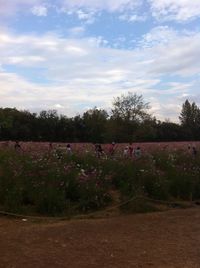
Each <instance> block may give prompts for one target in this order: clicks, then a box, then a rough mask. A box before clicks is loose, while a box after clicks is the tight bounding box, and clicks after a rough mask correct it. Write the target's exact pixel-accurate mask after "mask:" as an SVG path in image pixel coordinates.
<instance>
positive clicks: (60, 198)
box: [0, 142, 200, 216]
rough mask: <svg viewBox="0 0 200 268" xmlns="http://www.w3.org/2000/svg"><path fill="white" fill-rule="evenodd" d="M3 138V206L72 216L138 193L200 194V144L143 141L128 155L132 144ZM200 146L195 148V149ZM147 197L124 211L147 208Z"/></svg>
mask: <svg viewBox="0 0 200 268" xmlns="http://www.w3.org/2000/svg"><path fill="white" fill-rule="evenodd" d="M20 146H21V148H17V149H16V148H15V143H14V142H1V143H0V210H6V211H11V212H18V213H23V214H29V215H30V214H31V215H38V214H39V215H52V216H57V215H62V216H63V215H65V216H71V215H76V214H80V213H88V212H91V211H96V210H99V209H103V208H106V207H107V206H109V205H112V202H113V195H112V193H113V192H117V193H118V194H119V197H120V202H124V201H126V200H129V199H131V198H134V197H136V196H144V197H147V198H151V199H156V200H173V201H180V200H189V201H191V200H198V199H200V155H199V152H198V151H199V147H200V143H199V142H195V143H193V142H192V143H188V142H181V143H143V144H139V143H137V144H133V145H132V146H133V148H134V149H135V148H137V147H140V148H141V155H139V156H138V157H137V156H134V155H133V156H130V155H124V150H125V148H126V146H127V144H119V145H115V151H114V154H113V155H109V148H110V145H102V148H103V150H104V153H103V154H102V155H101V156H100V157H97V154H96V153H95V151H94V145H93V144H78V143H77V144H71V151H70V153H69V152H68V151H67V149H66V148H67V147H66V144H62V143H60V144H58V143H53V144H51V145H50V144H49V143H33V142H27V143H21V142H20ZM194 148H195V151H194ZM145 205H146V204H145V201H143V203H142V204H141V202H140V203H139V204H138V203H136V202H135V203H134V202H129V203H128V204H127V206H125V207H124V206H123V208H122V209H123V210H124V209H125V210H129V211H143V210H144V211H145V210H148V207H147V206H145Z"/></svg>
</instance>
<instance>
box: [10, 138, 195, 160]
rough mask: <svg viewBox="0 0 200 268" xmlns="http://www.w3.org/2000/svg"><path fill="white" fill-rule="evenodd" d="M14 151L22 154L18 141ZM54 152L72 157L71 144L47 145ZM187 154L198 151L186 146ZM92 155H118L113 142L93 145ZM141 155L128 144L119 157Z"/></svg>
mask: <svg viewBox="0 0 200 268" xmlns="http://www.w3.org/2000/svg"><path fill="white" fill-rule="evenodd" d="M14 149H15V151H16V152H23V151H24V150H23V148H22V146H21V144H20V143H19V141H16V142H15V144H14ZM52 151H55V152H56V154H57V155H58V158H61V157H62V155H63V153H67V154H68V155H72V153H73V150H72V147H71V144H70V143H68V144H67V145H65V146H63V145H57V146H56V147H54V146H53V144H52V143H51V142H50V143H49V152H52ZM117 151H118V152H117ZM188 152H189V153H191V154H192V155H193V156H194V157H195V156H196V155H197V153H198V151H197V149H196V147H195V146H191V145H190V144H189V145H188ZM94 153H95V155H96V157H98V158H102V157H105V158H107V157H109V158H114V156H116V155H117V154H118V155H119V150H117V145H116V143H115V142H112V143H111V144H110V145H109V146H108V147H106V148H105V147H104V148H103V147H102V145H101V144H100V143H95V144H94ZM141 155H142V151H141V147H139V146H137V147H136V148H134V147H133V145H132V143H129V145H126V146H125V147H124V148H123V152H121V156H123V157H124V158H132V157H134V158H140V157H141Z"/></svg>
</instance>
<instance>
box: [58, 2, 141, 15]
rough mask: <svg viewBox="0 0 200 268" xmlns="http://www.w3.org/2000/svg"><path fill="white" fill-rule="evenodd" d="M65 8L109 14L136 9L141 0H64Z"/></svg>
mask: <svg viewBox="0 0 200 268" xmlns="http://www.w3.org/2000/svg"><path fill="white" fill-rule="evenodd" d="M62 3H63V8H67V9H74V8H86V9H91V10H106V11H108V12H114V11H124V10H130V9H134V8H135V7H136V6H137V5H138V4H140V3H141V0H62Z"/></svg>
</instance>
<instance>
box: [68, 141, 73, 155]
mask: <svg viewBox="0 0 200 268" xmlns="http://www.w3.org/2000/svg"><path fill="white" fill-rule="evenodd" d="M67 154H68V155H71V154H72V148H71V145H70V144H69V143H68V144H67Z"/></svg>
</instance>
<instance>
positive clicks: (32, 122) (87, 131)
mask: <svg viewBox="0 0 200 268" xmlns="http://www.w3.org/2000/svg"><path fill="white" fill-rule="evenodd" d="M149 108H150V105H149V103H146V102H145V101H144V99H143V96H142V95H137V94H135V93H134V94H133V93H131V92H129V93H128V94H126V95H121V96H120V97H117V98H115V99H114V100H113V104H112V109H111V112H110V113H108V112H107V111H106V110H104V109H98V108H97V107H94V108H93V109H89V110H87V111H85V112H84V113H83V114H82V115H76V116H74V117H67V116H66V115H62V114H61V115H59V114H58V113H57V111H56V110H48V111H41V112H40V113H31V112H29V111H19V110H17V109H16V108H0V140H21V141H51V142H93V143H97V142H98V143H109V142H112V141H115V142H153V141H185V140H194V141H195V140H199V139H200V109H199V107H198V106H197V105H196V103H195V102H193V103H191V102H189V101H188V100H186V101H185V102H184V103H183V105H182V110H181V113H180V116H179V121H180V123H173V122H170V121H169V120H166V121H164V122H162V121H160V120H157V119H156V118H155V117H154V116H152V115H151V114H150V113H149Z"/></svg>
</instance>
